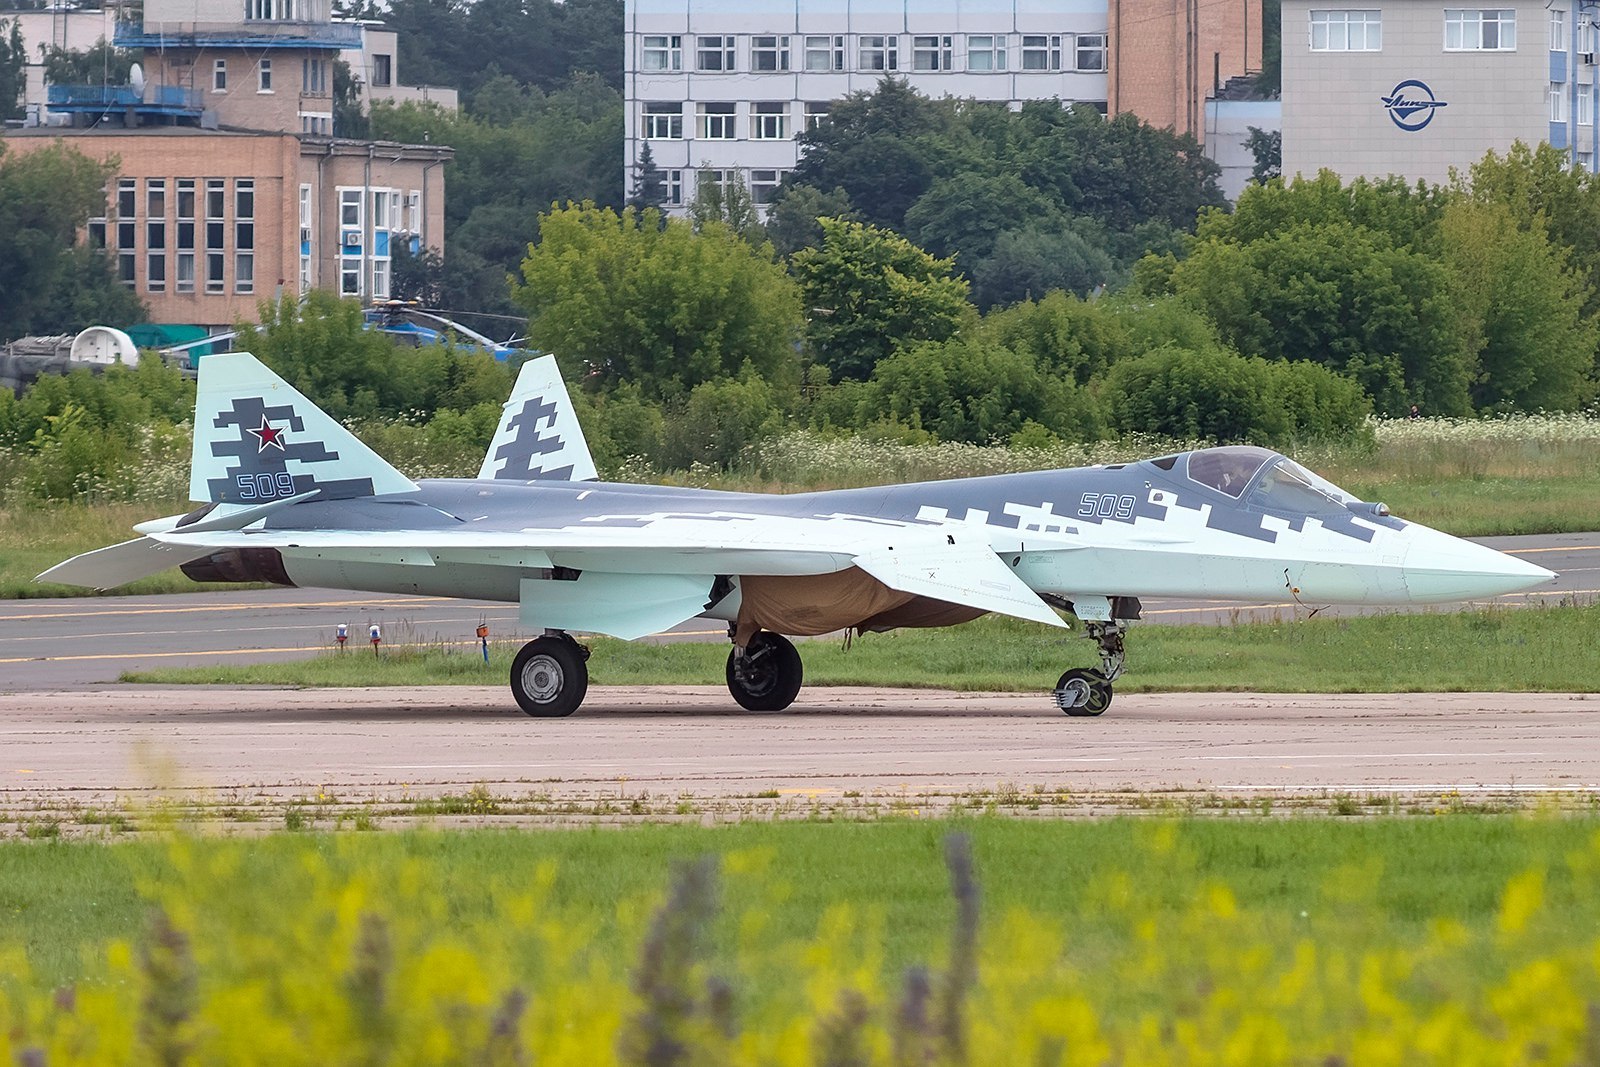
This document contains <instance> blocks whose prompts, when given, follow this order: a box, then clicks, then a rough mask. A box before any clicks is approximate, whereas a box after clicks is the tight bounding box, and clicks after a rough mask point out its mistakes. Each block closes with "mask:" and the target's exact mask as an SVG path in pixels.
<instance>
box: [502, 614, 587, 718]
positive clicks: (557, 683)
mask: <svg viewBox="0 0 1600 1067" xmlns="http://www.w3.org/2000/svg"><path fill="white" fill-rule="evenodd" d="M588 660H589V649H588V647H587V646H584V645H580V644H578V642H576V641H574V640H573V639H572V638H571V637H570V636H568V635H567V634H566V633H565V632H563V631H561V630H546V631H545V635H544V636H543V637H537V638H535V639H533V640H532V641H529V642H528V643H527V644H525V645H523V646H522V651H521V652H518V653H517V658H516V659H514V660H512V661H511V695H512V696H514V697H516V698H517V704H518V705H519V706H521V708H522V710H523V711H525V712H527V713H528V714H529V715H533V716H537V717H539V718H551V719H553V718H558V717H560V716H563V715H571V714H572V713H573V712H575V711H577V710H578V705H579V704H582V703H583V697H584V694H585V693H587V692H588V691H589V665H588Z"/></svg>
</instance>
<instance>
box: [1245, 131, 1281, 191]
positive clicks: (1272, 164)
mask: <svg viewBox="0 0 1600 1067" xmlns="http://www.w3.org/2000/svg"><path fill="white" fill-rule="evenodd" d="M1247 129H1249V131H1250V136H1248V137H1246V138H1245V139H1244V147H1245V150H1246V151H1248V152H1249V153H1250V154H1251V155H1252V156H1254V157H1255V161H1256V162H1255V166H1253V167H1251V168H1250V180H1251V181H1253V182H1255V183H1256V184H1257V185H1260V184H1262V183H1263V182H1266V181H1268V180H1270V179H1272V178H1281V177H1283V131H1282V130H1263V129H1260V128H1259V127H1256V126H1250V127H1247Z"/></svg>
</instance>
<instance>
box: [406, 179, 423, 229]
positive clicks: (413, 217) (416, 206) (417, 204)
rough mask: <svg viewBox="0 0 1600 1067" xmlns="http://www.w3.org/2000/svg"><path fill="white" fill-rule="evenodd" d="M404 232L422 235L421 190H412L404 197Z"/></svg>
mask: <svg viewBox="0 0 1600 1067" xmlns="http://www.w3.org/2000/svg"><path fill="white" fill-rule="evenodd" d="M406 214H407V216H408V218H407V219H406V232H407V233H414V234H418V235H420V234H421V233H422V190H420V189H413V190H411V192H410V193H408V194H407V196H406Z"/></svg>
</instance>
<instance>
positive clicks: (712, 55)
mask: <svg viewBox="0 0 1600 1067" xmlns="http://www.w3.org/2000/svg"><path fill="white" fill-rule="evenodd" d="M694 56H695V59H694V66H695V69H696V70H732V69H734V68H733V35H732V34H728V35H727V36H723V37H700V38H697V39H696V42H695V53H694Z"/></svg>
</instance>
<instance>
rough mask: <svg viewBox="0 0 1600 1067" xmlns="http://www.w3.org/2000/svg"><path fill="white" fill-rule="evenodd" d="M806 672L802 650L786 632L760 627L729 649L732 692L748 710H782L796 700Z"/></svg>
mask: <svg viewBox="0 0 1600 1067" xmlns="http://www.w3.org/2000/svg"><path fill="white" fill-rule="evenodd" d="M804 674H805V671H804V668H803V667H802V666H801V663H800V653H799V652H798V651H797V650H796V649H795V647H794V644H793V643H792V642H791V641H790V640H789V639H788V638H787V637H784V636H783V635H782V634H775V633H772V632H771V631H770V630H758V631H757V632H756V635H755V636H754V637H752V638H751V639H750V643H749V644H748V645H746V646H745V647H744V648H740V647H739V646H738V645H734V646H733V648H732V649H730V650H729V652H728V670H727V675H728V692H730V693H732V694H733V699H734V700H737V701H738V702H739V706H740V707H742V708H744V709H745V710H746V711H782V710H783V709H784V708H786V707H788V706H789V705H790V704H793V703H794V698H795V696H796V695H797V694H798V693H799V692H800V682H801V680H802V678H803V676H804Z"/></svg>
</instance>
